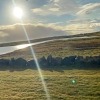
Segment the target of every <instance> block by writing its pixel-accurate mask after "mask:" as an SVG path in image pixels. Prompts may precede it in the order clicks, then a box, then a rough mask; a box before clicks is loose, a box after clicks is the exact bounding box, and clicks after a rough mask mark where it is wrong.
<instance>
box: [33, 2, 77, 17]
mask: <svg viewBox="0 0 100 100" xmlns="http://www.w3.org/2000/svg"><path fill="white" fill-rule="evenodd" d="M78 7H79V5H78V3H77V2H76V0H51V1H50V2H49V3H48V4H47V5H44V6H42V7H40V8H33V9H32V12H33V13H34V14H37V15H43V16H45V15H63V14H68V13H72V12H74V11H77V10H78Z"/></svg>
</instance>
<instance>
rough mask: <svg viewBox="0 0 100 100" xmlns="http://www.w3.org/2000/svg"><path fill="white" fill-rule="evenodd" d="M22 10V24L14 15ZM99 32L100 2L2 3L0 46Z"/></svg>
mask: <svg viewBox="0 0 100 100" xmlns="http://www.w3.org/2000/svg"><path fill="white" fill-rule="evenodd" d="M13 1H14V2H15V4H16V6H18V7H20V8H21V9H22V10H23V13H24V15H23V18H22V20H23V23H21V21H20V20H19V19H18V18H16V17H15V16H14V15H13V9H14V6H15V5H14V4H13ZM22 25H24V26H25V28H26V31H27V33H28V35H29V37H30V39H36V38H43V37H52V36H62V35H72V34H81V33H91V32H96V31H100V0H0V42H2V43H3V42H10V41H19V40H26V37H25V33H24V31H23V29H22Z"/></svg>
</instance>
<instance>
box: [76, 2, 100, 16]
mask: <svg viewBox="0 0 100 100" xmlns="http://www.w3.org/2000/svg"><path fill="white" fill-rule="evenodd" d="M96 9H100V3H89V4H86V5H83V6H82V7H81V8H80V11H78V12H77V15H84V14H90V13H91V12H93V11H95V10H96Z"/></svg>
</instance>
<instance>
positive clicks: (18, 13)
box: [13, 7, 23, 19]
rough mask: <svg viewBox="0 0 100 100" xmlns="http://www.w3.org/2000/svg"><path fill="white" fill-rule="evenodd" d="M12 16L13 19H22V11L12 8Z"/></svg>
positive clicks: (18, 8)
mask: <svg viewBox="0 0 100 100" xmlns="http://www.w3.org/2000/svg"><path fill="white" fill-rule="evenodd" d="M13 14H14V16H15V17H17V18H19V19H21V18H22V17H23V10H22V9H21V8H20V7H14V9H13Z"/></svg>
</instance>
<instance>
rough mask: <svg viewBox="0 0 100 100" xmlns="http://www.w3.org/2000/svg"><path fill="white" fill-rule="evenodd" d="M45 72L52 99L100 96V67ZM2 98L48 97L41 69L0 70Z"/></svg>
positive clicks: (31, 99) (30, 99)
mask: <svg viewBox="0 0 100 100" xmlns="http://www.w3.org/2000/svg"><path fill="white" fill-rule="evenodd" d="M42 73H43V75H44V79H45V82H46V84H47V87H48V90H49V94H50V96H51V100H100V70H66V71H64V72H58V71H53V72H51V71H48V70H46V71H42ZM73 80H74V82H73ZM0 100H46V98H45V92H44V90H43V87H42V84H41V81H40V78H39V75H38V72H37V70H25V71H14V72H9V71H0Z"/></svg>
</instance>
